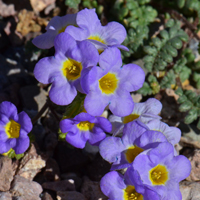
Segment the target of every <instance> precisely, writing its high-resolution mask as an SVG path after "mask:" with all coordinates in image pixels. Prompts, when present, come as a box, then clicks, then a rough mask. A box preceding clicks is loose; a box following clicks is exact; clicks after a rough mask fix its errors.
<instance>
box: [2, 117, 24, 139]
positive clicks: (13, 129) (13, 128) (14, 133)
mask: <svg viewBox="0 0 200 200" xmlns="http://www.w3.org/2000/svg"><path fill="white" fill-rule="evenodd" d="M20 128H21V125H20V124H18V123H17V122H16V121H14V120H12V119H11V120H10V121H9V122H8V123H7V124H6V126H5V131H6V134H7V136H8V138H18V137H19V131H20Z"/></svg>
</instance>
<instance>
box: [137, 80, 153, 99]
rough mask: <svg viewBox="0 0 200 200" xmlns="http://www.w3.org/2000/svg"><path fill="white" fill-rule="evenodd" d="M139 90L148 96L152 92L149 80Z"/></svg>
mask: <svg viewBox="0 0 200 200" xmlns="http://www.w3.org/2000/svg"><path fill="white" fill-rule="evenodd" d="M137 92H138V93H140V94H142V95H144V96H146V95H151V94H152V89H151V87H150V86H149V84H148V83H147V82H144V84H143V86H142V88H140V89H139V90H138V91H137Z"/></svg>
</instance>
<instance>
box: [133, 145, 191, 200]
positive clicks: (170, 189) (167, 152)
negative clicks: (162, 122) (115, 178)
mask: <svg viewBox="0 0 200 200" xmlns="http://www.w3.org/2000/svg"><path fill="white" fill-rule="evenodd" d="M132 166H133V169H134V170H135V171H137V172H138V174H139V175H140V178H141V180H142V182H143V184H145V185H147V186H150V187H151V189H153V190H154V191H156V192H157V193H158V194H159V195H160V196H161V199H162V200H169V199H170V200H181V199H182V196H181V192H180V190H179V182H180V181H181V180H183V179H185V178H186V177H187V176H189V174H190V171H191V164H190V161H189V160H188V159H187V158H186V157H184V156H182V155H180V156H174V148H173V146H172V145H171V144H170V143H168V142H163V143H160V144H159V145H158V146H157V147H156V148H154V149H151V150H150V151H148V152H147V153H146V154H143V153H141V154H140V155H138V156H137V157H136V158H135V160H134V161H133V165H132ZM133 178H134V175H133Z"/></svg>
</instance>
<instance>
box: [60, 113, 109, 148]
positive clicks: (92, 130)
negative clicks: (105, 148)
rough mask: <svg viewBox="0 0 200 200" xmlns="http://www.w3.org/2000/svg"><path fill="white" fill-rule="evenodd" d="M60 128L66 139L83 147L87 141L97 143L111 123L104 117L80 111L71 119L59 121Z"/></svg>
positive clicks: (104, 135)
mask: <svg viewBox="0 0 200 200" xmlns="http://www.w3.org/2000/svg"><path fill="white" fill-rule="evenodd" d="M60 129H61V131H62V132H63V133H67V134H66V141H67V142H69V143H70V144H71V145H73V146H75V147H77V148H81V149H82V148H84V147H85V144H86V142H87V141H88V142H89V143H90V144H91V145H98V144H99V142H100V141H102V140H103V139H104V138H105V137H106V134H105V132H110V131H111V129H112V125H111V123H110V122H109V121H108V120H107V119H106V118H104V117H94V116H91V115H89V114H88V113H84V112H82V113H80V114H78V115H76V116H75V117H74V118H73V119H64V120H62V121H61V122H60Z"/></svg>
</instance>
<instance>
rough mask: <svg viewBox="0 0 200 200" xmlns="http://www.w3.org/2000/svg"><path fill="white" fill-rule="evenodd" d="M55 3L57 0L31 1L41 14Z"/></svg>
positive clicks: (35, 9) (34, 8) (36, 10)
mask: <svg viewBox="0 0 200 200" xmlns="http://www.w3.org/2000/svg"><path fill="white" fill-rule="evenodd" d="M55 1H56V0H30V3H31V6H32V8H33V10H34V11H35V12H40V11H42V10H44V9H45V8H46V7H47V6H49V5H51V4H53V3H55Z"/></svg>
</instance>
